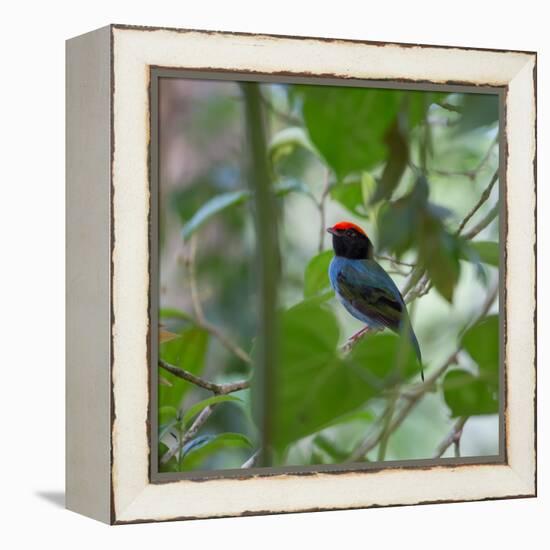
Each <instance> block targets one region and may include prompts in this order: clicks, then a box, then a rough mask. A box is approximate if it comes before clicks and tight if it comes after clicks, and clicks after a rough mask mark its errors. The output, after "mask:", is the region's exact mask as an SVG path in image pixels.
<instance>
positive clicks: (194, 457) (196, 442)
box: [181, 432, 253, 470]
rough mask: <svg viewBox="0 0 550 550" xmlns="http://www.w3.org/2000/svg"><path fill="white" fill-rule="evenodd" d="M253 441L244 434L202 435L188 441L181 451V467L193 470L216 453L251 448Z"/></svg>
mask: <svg viewBox="0 0 550 550" xmlns="http://www.w3.org/2000/svg"><path fill="white" fill-rule="evenodd" d="M252 447H253V445H252V443H251V441H250V440H249V439H248V437H246V436H245V435H243V434H239V433H231V432H227V433H221V434H217V435H202V436H199V437H197V438H195V439H193V440H191V441H190V442H189V443H187V444H186V445H185V446H184V447H183V448H182V451H181V469H184V470H193V469H195V468H197V467H199V466H200V465H201V464H202V463H204V461H205V460H206V459H207V458H209V457H211V456H212V455H213V454H214V453H217V452H218V451H222V450H226V449H251V448H252Z"/></svg>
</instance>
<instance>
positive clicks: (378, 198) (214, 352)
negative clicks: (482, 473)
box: [158, 82, 499, 471]
mask: <svg viewBox="0 0 550 550" xmlns="http://www.w3.org/2000/svg"><path fill="white" fill-rule="evenodd" d="M183 89H184V88H177V89H176V88H174V89H173V90H171V91H167V92H166V93H167V94H168V93H172V94H174V93H176V92H177V91H178V90H179V93H182V94H183V92H182V90H183ZM190 90H194V91H193V93H191V92H190V91H186V94H187V95H185V94H183V95H182V98H183V99H181V100H180V101H182V102H184V103H185V105H186V109H188V110H190V111H191V112H192V115H191V118H190V123H189V124H183V123H182V121H181V120H180V118H178V117H176V116H175V114H174V113H175V111H174V112H172V115H173V117H174V120H176V121H177V126H176V127H175V128H174V129H172V132H173V133H174V136H176V137H177V139H176V138H173V142H174V144H175V145H174V147H176V148H177V147H178V144H179V146H181V143H180V142H178V139H179V140H184V139H187V140H188V143H187V148H188V150H187V153H186V154H187V157H185V158H186V159H187V161H188V162H189V164H190V165H191V166H193V162H194V163H195V165H196V166H198V168H197V169H196V170H195V172H194V173H193V174H192V175H183V176H180V178H179V180H178V178H175V181H173V182H170V181H168V180H169V178H168V177H167V176H165V177H164V179H162V178H161V201H160V204H161V212H160V219H161V224H162V227H161V237H162V239H161V248H160V267H161V293H160V301H161V311H160V318H161V323H162V324H163V325H164V327H166V328H167V330H169V331H171V332H173V333H174V338H173V339H171V340H170V341H167V342H164V343H162V344H161V345H160V348H159V354H160V357H161V359H163V360H164V361H166V362H167V363H170V364H171V365H174V366H175V367H178V368H180V369H184V370H185V371H187V372H189V373H193V374H195V375H198V376H201V377H202V378H203V379H205V380H208V381H213V382H215V383H217V384H228V383H232V382H234V381H236V380H245V379H248V378H250V375H251V369H250V364H249V363H248V362H247V361H246V360H243V356H242V354H241V355H239V353H235V349H234V348H235V347H238V348H239V349H242V350H243V352H244V353H245V354H248V353H249V354H252V356H253V348H254V339H255V337H256V322H257V318H258V308H259V307H260V305H259V303H258V301H259V297H258V291H257V288H256V283H255V275H256V271H257V268H256V256H255V254H256V252H255V250H256V244H257V243H256V242H255V236H254V231H253V224H252V218H253V216H252V213H253V209H254V195H253V193H252V192H251V191H250V189H249V188H248V187H247V185H246V182H245V178H244V175H243V174H244V173H245V162H246V157H247V154H248V152H247V151H246V150H244V149H243V148H242V147H241V144H242V143H244V139H243V109H242V99H241V98H240V95H239V90H238V88H237V87H236V86H235V85H231V84H228V83H212V82H209V83H205V84H204V86H202V87H201V83H200V82H195V83H194V87H193V88H190ZM262 93H263V97H264V99H265V112H266V116H267V119H268V122H269V128H270V130H269V136H268V142H269V160H270V166H271V170H272V176H273V190H274V195H275V197H276V200H277V202H278V204H279V207H280V212H281V219H282V222H283V223H281V224H280V225H281V226H282V230H281V235H280V248H281V252H282V265H281V271H282V275H283V276H282V287H281V289H280V297H281V308H280V309H281V313H280V335H279V340H280V344H279V363H278V364H279V367H278V370H277V376H276V384H275V387H274V388H273V395H272V402H271V410H270V414H271V415H272V419H273V423H272V425H273V433H272V434H271V438H272V440H271V444H272V446H273V450H274V460H275V464H277V465H282V466H284V465H300V464H329V463H340V462H345V461H347V460H349V459H350V458H353V457H354V453H356V452H357V448H358V447H360V445H361V443H362V442H363V443H364V442H365V440H369V438H370V439H374V440H376V439H377V434H378V441H376V444H375V445H374V446H372V448H369V449H368V450H367V451H366V452H365V453H363V454H362V455H361V456H359V457H355V460H363V459H365V460H373V459H375V457H378V458H381V459H384V458H390V459H406V458H426V457H430V456H431V455H432V453H433V451H434V449H435V448H436V446H437V444H438V443H439V441H440V440H441V439H443V438H444V436H445V435H446V434H447V433H448V431H449V430H450V429H451V428H452V422H453V418H463V417H469V418H471V419H472V420H469V424H468V425H471V426H472V432H471V438H470V441H471V444H470V447H471V448H472V449H473V450H472V451H471V452H473V453H474V454H475V453H477V454H483V453H489V454H490V453H491V452H492V453H494V454H496V452H497V448H498V445H497V440H498V422H497V421H496V422H495V421H494V420H495V419H496V418H497V416H496V415H497V414H498V411H499V399H498V396H499V367H498V365H499V322H498V314H497V313H495V308H494V307H493V308H487V311H488V312H489V313H490V314H489V315H488V316H485V315H481V318H478V316H479V314H480V313H483V311H482V304H483V302H484V300H485V298H486V295H487V294H488V293H489V288H490V287H491V285H494V284H495V283H496V282H497V281H498V266H499V244H498V223H497V222H495V221H494V219H493V218H491V219H488V222H487V224H486V225H485V226H484V227H482V229H481V230H480V232H479V234H476V235H473V237H471V236H468V235H467V234H466V233H465V232H464V231H462V229H461V228H460V221H461V220H463V219H464V218H465V217H466V215H467V214H469V212H471V211H472V208H474V206H476V205H477V204H478V202H479V201H480V197H485V198H484V199H483V200H482V201H480V202H481V204H479V208H478V209H477V210H476V211H475V212H473V214H472V220H471V222H469V223H468V224H467V226H466V228H467V229H470V228H471V227H473V226H474V225H475V223H478V222H479V221H480V220H482V219H483V217H484V216H487V215H488V214H490V211H491V209H494V208H495V206H496V205H498V188H497V187H498V186H495V187H494V188H492V187H490V186H489V187H487V185H488V182H489V181H490V179H491V176H492V174H493V172H494V171H495V170H496V169H497V168H498V148H497V147H496V143H497V138H498V130H499V128H498V98H497V96H495V95H487V94H458V93H443V92H420V91H402V90H399V91H397V90H388V89H371V88H356V87H334V86H313V85H307V86H306V85H274V84H271V85H262ZM175 105H176V107H174V109H176V110H177V109H181V105H180V106H179V107H178V105H179V104H178V103H177V102H175ZM163 124H164V125H165V126H167V127H169V126H170V125H171V124H172V120H171V119H170V118H168V119H165V120H164V122H163V120H162V119H161V129H162V125H163ZM174 124H175V123H174ZM163 139H164V138H163ZM166 141H167V140H164V141H162V142H163V143H166ZM189 150H191V151H193V154H191V153H189ZM162 159H163V157H162V151H161V166H162V164H163V162H164V163H165V164H166V165H168V160H166V159H165V160H164V161H163V160H162ZM184 164H185V163H184V161H182V166H183V165H184ZM485 195H486V196H485ZM342 218H344V219H345V218H349V219H351V220H352V221H355V222H356V223H359V224H360V225H363V226H364V227H365V228H366V229H367V231H368V233H369V235H370V236H371V237H372V239H373V240H374V242H375V246H376V253H377V254H378V255H379V261H380V263H381V264H382V265H383V266H384V267H385V269H387V270H388V272H389V273H391V275H392V277H394V279H395V280H396V282H397V283H398V285H399V286H400V287H401V288H407V286H408V287H409V288H408V290H409V291H410V292H411V294H410V297H411V301H412V304H411V305H410V306H409V307H410V310H411V312H412V313H411V318H412V322H413V324H414V325H415V329H416V332H417V334H418V335H419V340H420V342H421V347H422V349H423V356H424V357H425V358H426V364H425V365H424V366H425V368H426V373H427V375H428V377H429V376H430V375H431V374H435V373H437V369H438V368H439V366H440V365H441V363H442V362H443V361H444V360H445V358H446V357H447V356H448V355H449V354H452V353H454V352H456V351H457V349H458V350H459V352H458V353H457V354H456V355H453V360H452V361H450V362H449V364H448V365H446V368H445V369H444V370H443V371H441V376H438V377H436V378H435V379H434V380H433V381H430V384H431V385H429V387H428V386H427V385H426V386H423V385H422V384H421V383H420V380H419V367H418V364H417V362H416V359H415V356H414V352H413V351H412V350H411V349H409V348H410V346H409V345H408V344H407V342H408V340H407V339H401V338H399V336H397V335H394V334H389V333H385V332H384V333H379V334H369V335H367V336H366V337H364V338H362V339H361V340H359V341H358V342H357V343H356V344H355V345H354V346H353V347H352V348H351V350H350V349H348V348H345V347H344V348H343V347H342V343H343V342H345V340H346V339H347V337H349V336H351V334H352V333H353V332H355V331H356V330H357V329H358V328H361V326H360V325H358V324H357V322H356V321H355V320H353V319H351V318H349V317H347V314H346V313H345V312H343V310H342V308H341V306H339V304H338V303H337V302H336V300H335V299H334V293H333V292H332V290H331V289H330V285H329V281H328V275H327V271H328V265H329V263H330V260H331V259H332V256H333V254H332V250H331V249H330V247H328V246H327V243H326V242H325V235H324V229H325V228H324V227H323V224H325V225H332V224H333V223H334V222H335V221H338V219H342ZM470 231H471V229H470ZM193 240H194V246H195V248H196V255H195V254H194V253H191V252H190V249H191V241H193ZM178 257H180V260H181V258H183V261H178V260H177V258H178ZM432 286H433V288H434V291H433V292H429V291H430V289H431V287H432ZM193 292H195V294H196V295H195V296H194V297H192V294H193ZM197 302H199V304H198V305H197ZM197 308H199V311H197ZM205 320H207V321H205ZM213 327H214V328H213ZM466 327H468V328H466ZM228 342H229V345H228ZM428 380H430V379H429V378H428ZM418 391H422V392H423V393H422V397H423V398H424V399H423V400H422V401H421V402H420V404H419V405H418V407H416V408H414V409H413V408H411V411H410V413H408V415H407V417H406V418H405V419H404V420H403V422H402V424H400V425H399V426H396V427H395V429H393V432H389V433H387V434H386V433H385V432H384V430H386V432H387V431H388V426H391V421H392V418H395V417H397V416H398V415H399V412H400V411H401V410H403V408H404V407H405V406H406V405H407V403H408V400H410V399H411V397H410V396H411V395H415V392H418ZM251 393H252V395H251ZM253 393H254V392H251V390H250V389H244V390H241V391H239V392H238V393H231V395H225V394H217V395H213V393H212V392H211V391H208V390H207V389H204V388H201V387H198V386H197V385H195V384H192V383H190V382H188V381H186V380H184V379H182V378H179V377H177V376H174V374H172V373H170V372H166V371H164V370H162V369H160V370H159V388H158V404H159V409H158V423H159V430H158V432H159V465H160V470H161V471H187V470H194V469H223V468H239V467H240V466H241V465H242V464H243V463H245V462H246V461H248V464H247V465H251V464H252V462H251V460H252V459H253V457H254V455H255V453H256V452H257V451H258V445H259V440H260V438H259V437H258V435H259V434H258V431H257V428H256V426H255V423H254V419H253V418H252V413H251V410H253V407H252V402H253V401H254V399H255V396H254V395H253ZM419 401H420V400H419ZM260 406H261V404H260ZM202 415H205V416H206V420H205V421H204V423H202V424H200V425H199V426H198V427H197V426H196V425H195V424H196V422H197V420H198V419H199V418H201V416H202ZM486 415H491V417H490V418H492V419H493V420H492V421H491V423H490V424H489V430H487V429H485V428H483V426H485V425H486V424H483V423H482V419H483V418H485V417H486ZM388 418H389V420H388ZM476 418H478V419H479V422H477V423H476V420H475V419H476ZM476 426H477V428H475V427H476ZM195 427H197V429H196V430H195V431H194V428H195ZM476 429H477V431H475V430H476ZM189 433H191V436H190V437H189ZM390 436H391V437H390ZM464 437H466V435H465V436H464ZM483 437H486V438H488V440H489V441H490V442H489V443H488V444H487V445H483V444H476V438H477V439H480V438H483ZM466 442H467V441H466ZM380 445H384V452H382V453H381V452H380ZM476 445H477V447H476ZM386 446H387V449H386Z"/></svg>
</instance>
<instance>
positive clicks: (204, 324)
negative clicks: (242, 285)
mask: <svg viewBox="0 0 550 550" xmlns="http://www.w3.org/2000/svg"><path fill="white" fill-rule="evenodd" d="M196 254H197V240H196V237H195V235H193V237H191V242H190V250H189V255H188V256H187V257H186V259H185V262H186V266H187V272H188V274H189V286H190V289H191V302H192V305H193V317H194V322H195V324H196V325H197V326H198V327H199V328H202V329H204V330H206V331H207V332H209V333H210V334H212V335H213V336H215V337H216V338H217V339H218V340H219V341H220V343H221V344H222V345H223V346H224V347H225V348H226V349H227V350H229V351H230V352H231V353H233V354H234V355H236V356H237V357H238V358H239V359H240V360H241V361H244V362H245V363H248V364H251V363H252V359H251V357H250V355H248V353H246V351H244V350H243V349H242V348H241V347H240V346H238V345H237V344H235V343H234V342H233V341H232V340H231V339H230V338H229V337H228V336H226V334H225V333H224V332H223V331H222V330H221V329H220V328H218V327H217V326H216V325H214V324H212V323H211V322H210V321H208V320H207V319H206V316H205V315H204V310H203V308H202V304H201V301H200V298H199V290H198V285H197V276H196V271H195V269H196V268H195V266H196Z"/></svg>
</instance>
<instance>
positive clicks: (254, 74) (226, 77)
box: [147, 46, 508, 484]
mask: <svg viewBox="0 0 550 550" xmlns="http://www.w3.org/2000/svg"><path fill="white" fill-rule="evenodd" d="M426 47H430V46H426ZM163 78H170V79H172V78H176V79H184V80H218V81H230V82H240V81H241V82H259V83H274V84H313V85H320V86H340V87H361V88H382V89H397V90H404V91H415V90H418V91H446V92H458V93H477V94H491V95H496V96H498V97H499V144H498V149H499V197H501V198H503V199H504V200H500V212H499V360H500V365H499V413H498V414H499V436H498V437H499V452H498V454H496V455H486V456H477V457H459V458H453V457H449V458H435V459H434V458H426V459H406V460H397V461H385V462H383V463H381V464H378V463H365V462H355V463H349V464H322V465H312V466H285V467H262V468H258V467H253V468H247V469H246V470H242V469H227V470H203V471H200V470H197V471H193V472H159V471H158V437H157V436H158V420H157V391H158V369H157V368H154V366H155V365H156V364H157V362H158V249H157V247H158V193H159V186H158V184H159V177H158V176H159V173H158V171H159V162H158V153H159V148H160V141H159V135H158V107H159V104H158V100H159V95H158V88H159V80H160V79H163ZM507 91H508V86H507V85H494V84H475V83H472V82H461V81H447V82H430V81H424V80H422V81H417V80H410V79H400V78H391V79H390V78H389V79H372V80H371V79H365V78H351V77H343V76H338V75H331V74H310V73H286V72H284V73H264V72H258V71H254V70H249V71H243V70H240V71H233V70H231V69H219V68H212V67H210V68H204V69H202V68H198V69H196V68H195V69H187V68H184V67H165V66H159V65H150V66H149V94H148V95H149V104H148V112H149V129H150V136H149V137H150V139H149V150H148V153H149V158H148V167H149V191H150V212H149V312H148V313H149V339H148V348H149V357H148V372H149V381H150V384H149V400H148V415H147V435H148V440H149V482H150V483H152V484H163V483H173V482H177V481H195V482H207V481H210V480H220V479H235V478H236V479H243V480H244V479H250V478H269V477H273V476H279V475H295V476H312V475H317V474H319V475H325V474H326V475H342V474H367V473H375V472H380V471H383V470H392V469H393V470H394V469H419V470H430V469H434V468H437V467H444V468H456V467H457V466H459V467H472V466H482V465H506V464H507V463H508V462H507V447H508V439H507V423H506V416H507V404H506V392H507V377H506V356H505V354H506V307H505V306H506V304H505V288H504V285H505V281H506V271H507V266H506V236H507V235H506V233H507V231H506V220H507V205H506V164H507V162H506V160H507V157H508V145H507V136H506V132H505V129H506V104H505V101H506V95H507ZM330 229H332V228H328V229H327V231H328V232H329V233H331V234H334V233H332V232H331V231H330Z"/></svg>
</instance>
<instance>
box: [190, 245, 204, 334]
mask: <svg viewBox="0 0 550 550" xmlns="http://www.w3.org/2000/svg"><path fill="white" fill-rule="evenodd" d="M189 244H190V246H189V256H188V257H187V271H188V273H189V286H190V287H191V302H192V304H193V312H194V315H195V319H196V321H197V322H198V323H199V324H202V322H203V321H204V311H203V309H202V304H201V301H200V299H199V290H198V287H197V274H196V271H195V264H196V257H197V236H196V235H193V236H192V237H191V242H190V243H189Z"/></svg>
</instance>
